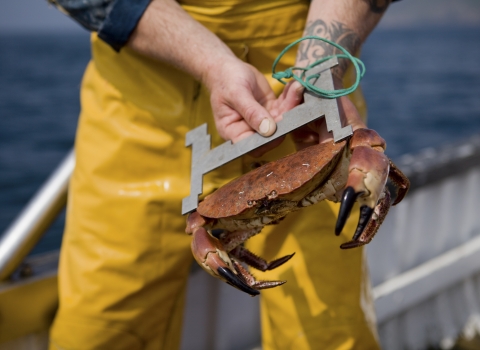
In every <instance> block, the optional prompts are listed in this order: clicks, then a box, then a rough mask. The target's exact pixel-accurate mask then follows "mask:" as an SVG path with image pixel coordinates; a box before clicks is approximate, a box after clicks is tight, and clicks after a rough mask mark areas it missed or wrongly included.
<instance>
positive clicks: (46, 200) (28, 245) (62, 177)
mask: <svg viewBox="0 0 480 350" xmlns="http://www.w3.org/2000/svg"><path fill="white" fill-rule="evenodd" d="M74 165H75V156H74V152H73V151H70V153H69V154H68V155H67V157H66V158H65V159H64V160H63V161H62V163H61V164H60V165H59V166H58V167H57V169H55V171H54V172H53V173H52V175H51V176H50V177H49V178H48V180H47V181H46V182H45V184H44V185H43V186H42V187H41V188H40V190H39V191H38V192H37V193H36V194H35V196H34V197H33V198H32V199H31V200H30V202H29V203H28V204H27V206H26V207H25V209H23V211H22V212H21V213H20V214H19V215H18V217H17V218H16V219H15V221H14V222H13V223H12V224H11V225H10V226H9V227H8V228H7V229H6V230H5V232H4V233H3V235H2V236H1V237H0V281H2V280H5V279H8V278H9V277H10V275H11V274H12V273H13V272H14V271H15V269H16V268H17V267H18V266H19V265H20V263H21V262H22V260H23V259H24V258H25V256H27V255H28V253H29V252H30V251H31V249H32V248H33V247H34V246H35V244H36V243H37V242H38V240H39V239H40V238H41V237H42V236H43V234H44V233H45V231H46V230H47V229H48V227H49V226H50V225H51V223H52V222H53V221H54V220H55V218H56V217H57V216H58V214H59V213H60V211H61V210H62V209H63V208H64V207H65V203H66V200H67V188H68V181H69V179H70V175H71V173H72V171H73V167H74Z"/></svg>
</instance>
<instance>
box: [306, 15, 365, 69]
mask: <svg viewBox="0 0 480 350" xmlns="http://www.w3.org/2000/svg"><path fill="white" fill-rule="evenodd" d="M309 35H315V36H319V37H322V38H325V39H329V40H331V41H333V42H335V43H337V44H339V45H341V46H343V47H344V48H345V49H347V50H348V51H349V52H350V53H351V54H355V52H356V51H357V50H358V49H359V48H360V45H361V42H362V41H361V39H360V37H359V36H358V34H357V33H356V32H354V31H353V30H352V29H350V28H348V27H347V26H346V25H345V24H343V23H340V22H336V21H334V22H332V23H326V22H325V21H323V20H321V19H317V20H315V21H313V22H309V23H307V26H306V27H305V36H309ZM341 53H342V52H341V51H340V50H339V49H337V48H336V47H334V46H332V45H329V44H327V43H325V42H323V41H318V40H306V41H303V42H302V43H301V44H300V47H299V49H298V54H297V62H302V61H306V62H307V63H312V62H314V61H316V60H318V59H320V58H322V57H325V56H329V55H333V54H341ZM348 63H349V61H348V60H346V59H341V60H339V65H338V66H337V67H336V68H335V69H334V70H333V73H334V74H335V75H336V76H338V77H342V76H343V73H344V72H345V70H346V69H347V66H348Z"/></svg>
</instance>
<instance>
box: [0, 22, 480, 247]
mask: <svg viewBox="0 0 480 350" xmlns="http://www.w3.org/2000/svg"><path fill="white" fill-rule="evenodd" d="M89 58H90V49H89V37H88V35H87V34H86V33H85V35H78V34H75V35H73V34H55V35H49V34H38V33H32V34H30V35H26V34H23V35H1V34H0V234H1V232H3V231H4V230H5V228H6V227H7V226H8V225H9V224H10V223H11V222H12V220H13V219H14V218H15V216H16V215H18V213H19V212H20V211H21V209H22V208H23V207H24V206H25V204H26V203H27V202H28V200H29V199H30V198H31V196H32V195H33V194H34V193H35V192H36V190H37V189H38V188H39V187H40V186H41V184H42V183H43V182H44V181H45V180H46V178H47V177H48V175H49V174H50V173H51V171H52V170H53V169H54V168H55V167H56V166H57V165H58V163H59V162H60V161H61V160H62V159H63V157H64V156H65V155H66V153H67V152H68V151H69V150H70V149H71V148H72V147H73V141H74V134H75V128H76V123H77V118H78V113H79V109H80V107H79V92H80V82H81V77H82V73H83V71H84V69H85V67H86V65H87V63H88V61H89ZM362 59H363V61H364V62H365V65H366V67H367V73H366V76H365V78H364V80H363V81H362V86H363V89H364V93H365V97H366V100H367V103H368V107H369V126H370V127H371V128H373V129H376V130H377V131H378V132H379V133H380V134H381V135H382V136H383V137H384V138H385V139H386V140H387V143H388V148H387V154H388V155H389V156H390V157H391V158H393V159H395V158H398V157H399V156H401V155H402V154H405V153H416V152H418V151H419V150H420V149H423V148H426V147H438V146H440V145H443V144H445V143H452V142H455V141H458V140H461V139H462V138H466V137H468V136H470V135H473V134H475V133H479V132H480V64H479V63H480V28H431V27H429V28H411V29H382V30H377V31H375V32H374V33H373V34H372V35H371V36H370V37H369V39H368V41H367V42H366V44H365V45H364V48H363V51H362ZM63 222H64V220H63V216H62V217H61V218H60V219H59V220H57V221H56V223H55V224H54V226H53V227H52V228H51V229H50V230H49V231H48V233H47V234H46V235H45V236H44V238H43V239H42V240H41V242H40V243H39V245H38V246H37V247H36V248H35V249H34V251H33V252H32V254H35V253H39V252H43V251H48V250H52V249H56V248H58V247H59V245H60V242H61V233H62V228H63Z"/></svg>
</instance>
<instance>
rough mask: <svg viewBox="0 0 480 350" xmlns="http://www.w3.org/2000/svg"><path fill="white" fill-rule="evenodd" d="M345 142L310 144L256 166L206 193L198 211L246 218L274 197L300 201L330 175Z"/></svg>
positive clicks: (207, 214) (211, 215) (223, 216)
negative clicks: (215, 189)
mask: <svg viewBox="0 0 480 350" xmlns="http://www.w3.org/2000/svg"><path fill="white" fill-rule="evenodd" d="M345 143H346V142H345V141H342V142H338V143H334V142H333V141H332V142H327V143H321V144H319V145H315V146H310V147H308V148H305V149H303V150H301V151H298V152H296V153H293V154H291V155H288V156H286V157H283V158H281V159H279V160H276V161H274V162H270V163H267V164H265V165H263V166H261V167H259V168H257V169H254V170H252V171H250V172H248V173H247V174H245V175H242V176H240V177H238V178H236V179H234V180H232V181H231V182H229V183H228V184H226V185H224V186H222V187H221V188H219V189H218V190H217V191H215V192H214V193H212V194H211V195H209V196H207V197H206V198H205V200H204V201H202V202H200V203H199V206H198V208H197V212H198V213H199V214H200V215H202V216H203V217H208V218H212V219H220V218H226V217H237V218H245V217H251V216H253V213H254V212H255V210H256V209H257V208H258V207H259V206H260V205H265V203H268V202H271V201H299V200H301V199H303V198H304V197H305V196H306V195H307V194H309V193H310V192H312V191H313V190H314V189H316V188H317V187H319V186H320V185H321V184H322V183H323V182H325V181H326V179H328V177H329V175H330V174H331V172H332V171H333V170H334V168H335V166H336V165H337V164H338V162H339V160H340V158H341V156H342V153H343V149H344V147H345Z"/></svg>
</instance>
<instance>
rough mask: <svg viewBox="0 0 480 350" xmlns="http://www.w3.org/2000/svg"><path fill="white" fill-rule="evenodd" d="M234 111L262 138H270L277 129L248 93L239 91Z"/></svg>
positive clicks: (272, 120)
mask: <svg viewBox="0 0 480 350" xmlns="http://www.w3.org/2000/svg"><path fill="white" fill-rule="evenodd" d="M235 101H236V102H235V105H233V106H232V107H233V109H235V110H236V111H237V112H238V113H239V114H240V115H241V116H242V118H243V119H244V120H245V121H246V122H247V124H248V125H249V126H250V127H251V128H252V129H253V130H255V131H257V132H258V133H259V134H260V135H262V136H271V135H272V134H273V133H274V132H275V130H276V129H277V125H276V124H275V121H274V119H273V118H272V116H271V115H270V113H268V111H267V110H266V109H265V108H264V107H263V106H262V105H261V104H260V103H258V101H257V100H255V98H254V97H253V95H252V94H251V93H250V92H249V91H243V92H241V91H239V92H238V94H237V98H236V99H235Z"/></svg>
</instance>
